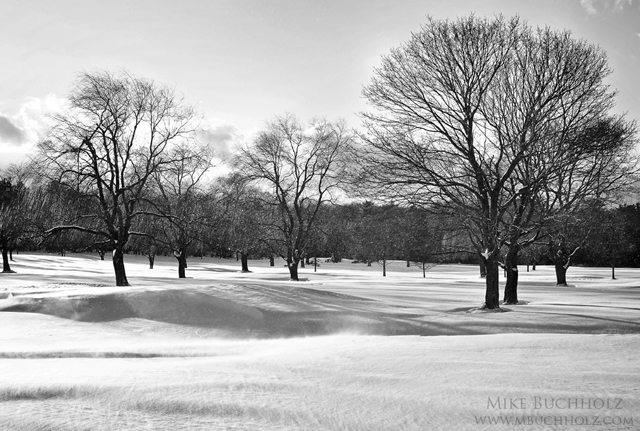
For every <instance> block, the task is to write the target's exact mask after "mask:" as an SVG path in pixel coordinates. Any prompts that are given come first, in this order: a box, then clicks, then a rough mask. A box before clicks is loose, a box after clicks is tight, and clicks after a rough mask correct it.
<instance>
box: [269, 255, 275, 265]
mask: <svg viewBox="0 0 640 431" xmlns="http://www.w3.org/2000/svg"><path fill="white" fill-rule="evenodd" d="M275 264H276V262H275V259H274V257H273V256H269V266H275Z"/></svg>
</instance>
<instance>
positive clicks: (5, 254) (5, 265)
mask: <svg viewBox="0 0 640 431" xmlns="http://www.w3.org/2000/svg"><path fill="white" fill-rule="evenodd" d="M2 272H4V273H9V272H15V271H12V270H11V266H10V265H9V241H7V240H6V239H3V240H2Z"/></svg>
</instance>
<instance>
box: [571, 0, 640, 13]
mask: <svg viewBox="0 0 640 431" xmlns="http://www.w3.org/2000/svg"><path fill="white" fill-rule="evenodd" d="M634 3H636V4H637V3H638V0H580V5H582V7H583V8H584V9H585V10H586V11H587V13H588V14H589V15H595V14H597V13H598V9H597V8H596V6H598V7H599V8H600V9H603V10H613V11H621V10H623V9H624V8H625V7H626V6H632V5H633V4H634Z"/></svg>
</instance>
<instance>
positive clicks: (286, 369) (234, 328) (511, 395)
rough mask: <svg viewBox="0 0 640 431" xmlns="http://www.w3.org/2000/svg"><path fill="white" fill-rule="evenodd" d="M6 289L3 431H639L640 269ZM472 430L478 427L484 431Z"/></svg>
mask: <svg viewBox="0 0 640 431" xmlns="http://www.w3.org/2000/svg"><path fill="white" fill-rule="evenodd" d="M14 259H15V262H12V269H14V270H16V271H17V273H16V274H1V275H0V310H3V311H4V312H2V313H0V375H1V376H2V378H0V429H3V430H4V429H18V430H76V429H77V430H87V429H91V430H93V429H96V430H121V429H122V430H138V429H140V430H142V429H167V430H182V429H187V430H188V429H194V430H195V429H198V430H200V429H202V430H216V429H255V430H269V429H274V430H325V429H327V430H475V429H487V430H511V429H520V430H525V429H531V430H534V429H561V430H565V429H566V430H638V429H640V362H639V361H638V354H640V335H638V334H640V301H639V300H640V270H635V269H634V270H629V269H623V270H617V271H616V276H617V277H618V279H617V280H611V279H610V272H609V270H607V269H586V268H570V269H569V272H568V279H569V283H570V286H569V287H556V286H555V285H554V280H555V279H554V275H553V269H552V268H550V267H538V269H537V271H535V272H526V267H521V271H520V288H519V297H520V300H521V304H519V305H511V306H504V307H503V308H504V309H507V310H510V311H509V312H504V313H486V312H481V311H479V310H477V307H478V306H479V305H481V303H482V299H483V296H484V281H483V280H481V279H480V278H479V277H478V269H477V267H472V266H464V265H449V266H437V267H435V268H433V269H431V270H429V271H428V272H427V274H426V276H427V277H426V278H423V277H422V272H421V270H420V269H418V268H415V267H414V268H404V264H403V263H399V262H398V263H395V264H393V265H391V267H390V268H389V270H388V274H387V277H382V271H381V268H380V267H379V266H376V264H374V265H373V266H372V267H371V268H367V267H366V266H364V265H361V264H351V263H348V262H344V263H340V264H328V263H325V262H324V260H323V261H322V263H321V266H320V267H319V268H318V270H317V272H314V269H313V266H307V268H305V269H301V270H300V276H301V279H303V281H300V282H292V281H289V280H288V272H287V269H286V268H285V267H283V265H282V262H278V261H277V263H276V266H275V267H268V266H267V265H266V263H265V262H255V261H250V269H251V270H252V271H253V272H251V273H244V274H243V273H240V272H239V262H236V261H235V260H226V261H224V260H217V259H216V260H214V259H210V258H205V259H199V258H192V259H190V260H189V268H188V269H187V276H188V277H189V278H187V279H182V280H179V279H177V268H176V266H177V265H176V263H175V259H169V258H162V257H160V258H158V260H157V261H156V267H155V269H153V270H150V269H149V268H148V264H147V263H146V262H145V259H144V258H143V257H140V256H126V265H127V275H128V278H129V282H130V283H131V284H132V285H133V286H132V287H126V288H122V287H113V286H112V284H113V268H112V265H111V262H110V261H108V260H105V261H100V260H99V258H98V257H97V256H92V255H75V254H70V255H68V256H67V257H59V256H55V255H46V254H20V255H16V256H14ZM483 423H484V424H483Z"/></svg>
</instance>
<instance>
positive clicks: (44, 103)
mask: <svg viewBox="0 0 640 431" xmlns="http://www.w3.org/2000/svg"><path fill="white" fill-rule="evenodd" d="M65 104H66V100H65V99H61V98H59V97H57V96H56V95H55V94H49V95H47V96H46V97H44V98H40V97H32V98H29V99H27V101H26V102H24V103H23V104H22V105H21V106H20V108H19V109H18V111H17V112H15V113H2V112H0V165H2V166H6V165H8V164H9V163H16V162H20V161H23V160H24V159H26V157H27V155H28V154H29V153H30V152H31V151H32V149H33V147H34V146H35V144H36V143H37V142H38V141H39V140H41V139H43V138H44V137H45V136H46V133H47V130H48V129H49V127H50V122H49V116H50V115H51V114H54V113H57V112H61V111H63V110H64V108H65Z"/></svg>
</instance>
